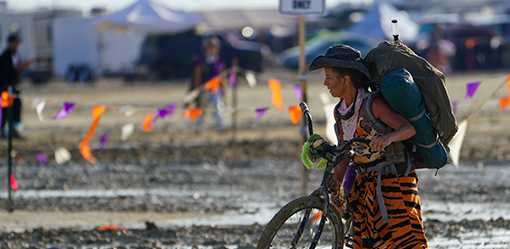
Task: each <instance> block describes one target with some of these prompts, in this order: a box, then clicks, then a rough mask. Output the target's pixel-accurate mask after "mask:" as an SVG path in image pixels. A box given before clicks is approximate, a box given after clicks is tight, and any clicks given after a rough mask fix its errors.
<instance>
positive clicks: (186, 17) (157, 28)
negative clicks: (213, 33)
mask: <svg viewBox="0 0 510 249" xmlns="http://www.w3.org/2000/svg"><path fill="white" fill-rule="evenodd" d="M97 21H98V25H99V26H100V28H106V29H117V30H133V31H136V32H143V33H179V32H182V31H186V30H189V29H192V28H193V27H195V26H196V25H197V24H198V23H199V22H200V21H201V17H200V15H198V14H193V13H189V12H184V11H178V10H173V9H170V8H168V7H166V6H164V5H162V4H160V3H157V2H155V1H152V0H138V1H136V2H135V3H133V4H131V5H130V6H128V7H126V8H124V9H122V10H119V11H116V12H114V13H111V14H109V15H106V16H103V17H100V18H98V20H97Z"/></svg>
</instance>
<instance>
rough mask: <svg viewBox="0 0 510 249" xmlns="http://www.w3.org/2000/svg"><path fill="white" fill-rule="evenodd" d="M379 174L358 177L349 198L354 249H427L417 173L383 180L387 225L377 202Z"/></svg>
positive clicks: (362, 174)
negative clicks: (377, 179)
mask: <svg viewBox="0 0 510 249" xmlns="http://www.w3.org/2000/svg"><path fill="white" fill-rule="evenodd" d="M377 174H378V173H376V172H369V173H360V174H358V175H357V176H356V180H355V182H354V186H353V188H352V192H351V193H350V195H349V206H350V208H351V209H352V212H353V214H352V222H353V225H352V229H353V230H352V231H353V235H354V238H353V239H354V248H355V249H357V248H381V249H382V248H385V249H386V248H388V249H391V248H395V249H397V248H398V249H407V248H409V249H415V248H420V249H422V248H428V246H427V240H426V238H425V232H424V229H423V221H422V218H421V207H420V197H419V196H418V186H417V185H418V178H417V177H416V173H414V172H412V173H411V174H409V175H408V176H402V177H394V176H382V194H383V197H384V205H385V206H386V209H387V212H388V220H387V221H386V220H385V219H384V218H383V216H382V215H381V212H380V209H379V205H378V202H377V197H376V178H377Z"/></svg>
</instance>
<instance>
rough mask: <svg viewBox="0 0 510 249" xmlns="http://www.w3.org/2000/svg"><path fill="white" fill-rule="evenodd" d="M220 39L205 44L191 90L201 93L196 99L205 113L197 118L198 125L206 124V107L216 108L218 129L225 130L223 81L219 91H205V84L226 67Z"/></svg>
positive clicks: (196, 61) (195, 64)
mask: <svg viewBox="0 0 510 249" xmlns="http://www.w3.org/2000/svg"><path fill="white" fill-rule="evenodd" d="M220 47H221V44H220V40H219V39H218V38H216V37H213V38H209V39H207V40H206V41H205V42H204V44H203V54H202V55H201V56H199V57H198V58H197V59H196V60H195V62H194V68H193V78H192V86H191V90H194V89H199V90H200V94H199V95H198V97H197V98H196V99H195V105H196V107H200V108H202V109H204V114H203V115H202V116H201V117H200V118H199V119H198V120H197V123H196V125H197V126H203V125H204V117H205V114H206V113H205V109H206V108H207V107H212V108H213V109H214V111H213V115H214V121H215V124H216V129H218V130H223V129H224V124H223V115H222V107H223V101H222V98H223V96H224V93H225V90H224V87H223V83H221V85H220V87H219V89H218V91H215V92H211V91H205V90H204V86H205V84H206V83H207V82H208V81H209V80H211V79H213V78H214V77H216V76H219V75H220V74H221V73H222V72H223V70H224V69H225V63H224V61H223V60H222V58H221V57H220Z"/></svg>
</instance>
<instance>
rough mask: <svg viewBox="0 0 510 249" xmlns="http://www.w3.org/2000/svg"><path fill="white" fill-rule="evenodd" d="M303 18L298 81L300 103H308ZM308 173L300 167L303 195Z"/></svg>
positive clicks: (302, 20) (306, 187) (303, 125)
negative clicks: (300, 93) (299, 85)
mask: <svg viewBox="0 0 510 249" xmlns="http://www.w3.org/2000/svg"><path fill="white" fill-rule="evenodd" d="M305 31H306V30H305V16H303V15H300V16H299V81H300V83H301V92H302V94H303V95H302V96H301V101H304V102H308V96H307V78H306V71H307V70H306V58H305ZM301 124H302V128H301V129H302V131H305V129H306V127H305V125H306V124H305V122H304V121H303V122H301ZM302 135H303V143H304V141H305V139H306V136H305V132H302ZM308 178H309V172H308V170H307V169H306V168H305V167H301V179H302V185H301V192H302V193H303V194H307V190H308V181H309V179H308Z"/></svg>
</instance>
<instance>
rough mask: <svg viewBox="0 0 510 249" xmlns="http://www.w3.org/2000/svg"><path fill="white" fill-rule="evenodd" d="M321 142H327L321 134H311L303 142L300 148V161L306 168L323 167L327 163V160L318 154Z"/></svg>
mask: <svg viewBox="0 0 510 249" xmlns="http://www.w3.org/2000/svg"><path fill="white" fill-rule="evenodd" d="M323 143H327V142H326V140H324V139H323V138H322V137H321V136H319V135H317V134H312V135H311V136H310V137H309V138H308V139H307V140H306V142H305V143H304V144H303V149H302V150H301V161H302V162H303V165H305V167H306V168H307V169H312V168H317V169H325V168H326V165H327V164H328V160H327V159H326V158H323V157H321V156H320V154H321V153H320V151H318V149H319V148H320V146H321V145H323Z"/></svg>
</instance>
